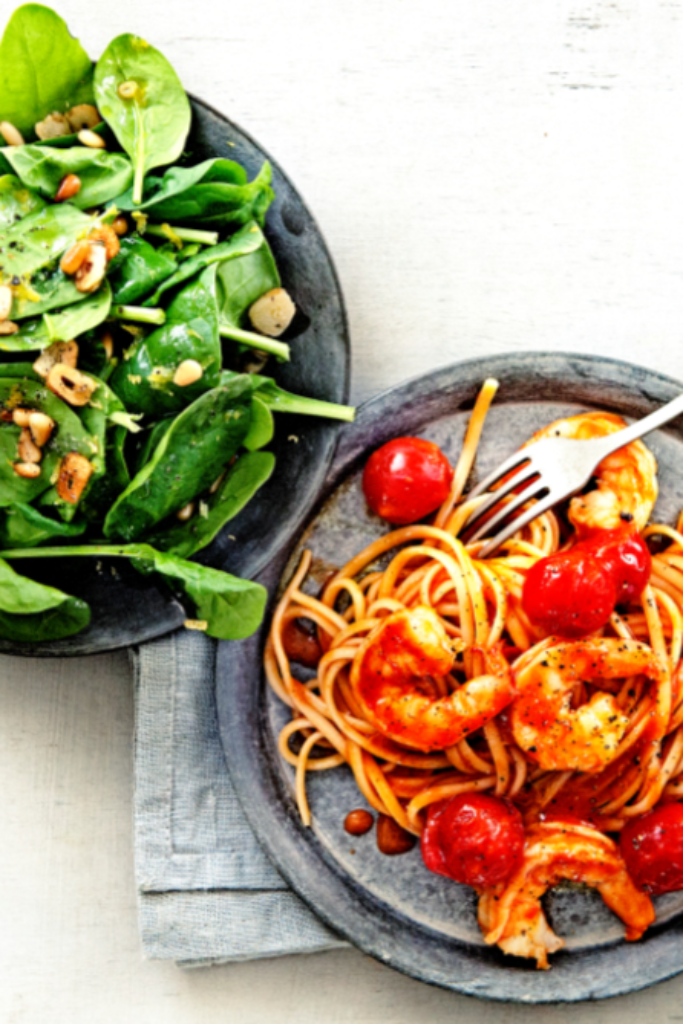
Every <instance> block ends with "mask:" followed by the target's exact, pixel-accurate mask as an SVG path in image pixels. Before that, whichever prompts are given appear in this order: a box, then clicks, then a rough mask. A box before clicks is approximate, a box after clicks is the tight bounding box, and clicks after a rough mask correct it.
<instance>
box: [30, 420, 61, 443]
mask: <svg viewBox="0 0 683 1024" xmlns="http://www.w3.org/2000/svg"><path fill="white" fill-rule="evenodd" d="M28 429H29V430H30V431H31V437H32V438H33V442H34V444H37V445H38V447H39V448H42V447H43V446H44V445H46V444H47V442H48V441H49V440H50V437H51V435H52V431H53V430H54V429H55V421H54V420H53V419H52V417H50V416H48V415H47V414H46V413H44V412H29V415H28Z"/></svg>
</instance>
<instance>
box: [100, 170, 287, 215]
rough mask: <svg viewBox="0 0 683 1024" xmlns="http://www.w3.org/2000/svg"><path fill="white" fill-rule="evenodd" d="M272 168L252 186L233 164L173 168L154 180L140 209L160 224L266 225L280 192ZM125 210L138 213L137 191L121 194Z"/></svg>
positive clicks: (259, 174)
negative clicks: (253, 222)
mask: <svg viewBox="0 0 683 1024" xmlns="http://www.w3.org/2000/svg"><path fill="white" fill-rule="evenodd" d="M272 177H273V174H272V170H271V166H270V164H269V163H268V162H267V161H266V163H264V165H263V167H262V168H261V170H260V171H259V173H258V174H257V176H256V178H254V180H253V181H252V182H248V181H247V173H246V171H245V170H244V168H243V167H242V165H241V164H238V163H235V162H234V161H233V160H224V159H220V158H217V159H213V160H205V161H204V162H203V163H201V164H197V166H196V167H171V168H169V170H167V171H166V173H165V174H164V176H163V178H148V179H147V183H146V188H145V193H144V196H143V200H142V203H140V206H139V208H140V209H141V210H144V211H145V212H146V213H148V214H149V216H150V217H151V218H152V219H153V220H155V221H170V222H174V223H179V224H185V223H187V224H192V225H196V226H198V227H199V226H205V227H225V226H226V225H230V224H247V223H249V221H252V220H255V221H257V222H258V223H259V224H261V226H263V222H264V220H265V216H266V211H267V210H268V207H269V206H270V204H271V203H272V201H273V199H274V197H275V193H274V192H273V190H272V188H271V186H270V183H271V181H272ZM116 205H117V206H118V208H119V209H120V210H133V209H135V203H134V202H133V193H132V190H131V191H129V192H127V193H126V194H125V195H124V196H119V198H118V199H117V200H116Z"/></svg>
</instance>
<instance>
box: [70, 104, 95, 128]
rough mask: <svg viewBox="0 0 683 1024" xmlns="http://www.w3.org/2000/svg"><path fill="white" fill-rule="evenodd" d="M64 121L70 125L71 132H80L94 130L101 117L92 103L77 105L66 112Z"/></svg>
mask: <svg viewBox="0 0 683 1024" xmlns="http://www.w3.org/2000/svg"><path fill="white" fill-rule="evenodd" d="M65 116H66V119H67V121H68V122H69V124H70V125H71V131H72V132H77V133H78V132H80V131H82V130H83V129H84V128H86V129H87V128H95V127H96V126H97V125H98V124H100V122H101V121H102V116H101V114H100V112H99V110H98V109H97V107H93V105H92V103H78V104H77V105H76V106H75V107H72V108H71V110H67V112H66V115H65Z"/></svg>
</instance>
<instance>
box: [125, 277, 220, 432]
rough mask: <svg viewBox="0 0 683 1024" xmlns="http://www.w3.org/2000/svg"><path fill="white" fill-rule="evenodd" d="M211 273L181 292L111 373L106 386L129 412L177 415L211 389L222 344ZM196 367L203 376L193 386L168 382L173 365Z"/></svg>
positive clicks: (213, 385)
mask: <svg viewBox="0 0 683 1024" xmlns="http://www.w3.org/2000/svg"><path fill="white" fill-rule="evenodd" d="M215 287H216V268H215V266H210V267H207V268H206V269H205V270H204V271H203V272H202V273H201V274H200V275H199V277H198V278H197V279H196V280H193V281H190V282H189V283H188V284H186V285H185V287H184V288H182V289H181V290H180V291H179V292H178V294H177V295H176V296H175V298H174V299H173V301H172V302H171V304H170V306H169V307H168V310H167V311H166V322H165V324H164V325H163V326H162V327H159V328H158V329H157V330H156V331H152V333H151V334H149V335H148V336H147V337H146V338H143V339H142V340H141V341H138V342H135V344H134V345H132V346H131V348H130V349H129V350H128V352H127V353H126V354H125V356H124V359H123V361H122V362H121V363H120V364H119V366H117V368H116V369H115V370H114V373H113V375H112V378H111V385H112V387H113V389H114V391H115V392H116V393H117V395H119V397H120V398H121V399H122V401H123V402H124V403H125V405H126V408H127V409H129V410H130V411H131V412H140V413H146V414H149V415H151V416H155V417H158V416H164V415H167V414H168V413H172V412H179V411H180V410H181V409H184V408H185V407H186V406H187V405H189V404H190V403H191V402H193V401H194V400H195V398H198V397H199V395H201V394H203V393H204V392H205V391H209V390H210V389H211V388H214V387H216V385H217V384H218V380H219V377H220V368H221V345H220V338H219V337H218V317H217V315H216V292H215ZM187 359H193V360H194V361H196V362H198V363H199V364H200V365H201V367H202V370H203V374H202V376H201V377H200V378H199V380H197V381H196V382H195V383H194V384H189V385H186V386H184V387H179V386H178V385H177V384H174V383H173V378H174V374H175V372H176V370H177V368H178V366H179V365H180V364H181V363H182V362H184V361H185V360H187Z"/></svg>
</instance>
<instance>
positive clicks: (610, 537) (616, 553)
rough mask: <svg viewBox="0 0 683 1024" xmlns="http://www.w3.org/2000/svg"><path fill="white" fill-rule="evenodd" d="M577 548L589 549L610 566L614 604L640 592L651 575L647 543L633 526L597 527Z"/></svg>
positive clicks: (629, 598)
mask: <svg viewBox="0 0 683 1024" xmlns="http://www.w3.org/2000/svg"><path fill="white" fill-rule="evenodd" d="M576 548H582V549H583V550H584V551H588V552H590V553H591V554H592V555H593V556H594V557H595V558H597V559H598V561H599V562H602V563H603V565H605V567H608V568H610V569H611V571H612V574H613V576H614V581H615V583H616V585H617V604H628V602H629V601H633V600H634V599H635V598H636V597H638V595H639V594H642V592H643V589H644V588H645V585H646V583H647V581H648V580H649V578H650V571H651V568H652V557H651V555H650V551H649V549H648V546H647V544H646V543H645V541H644V540H643V538H642V537H641V536H640V534H639V533H636V532H635V530H634V529H633V527H630V526H624V527H621V528H619V529H618V530H596V531H595V533H594V534H593V535H592V536H591V537H589V538H588V539H587V540H584V541H581V542H580V543H579V544H577V545H576ZM576 548H575V549H574V550H576Z"/></svg>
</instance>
